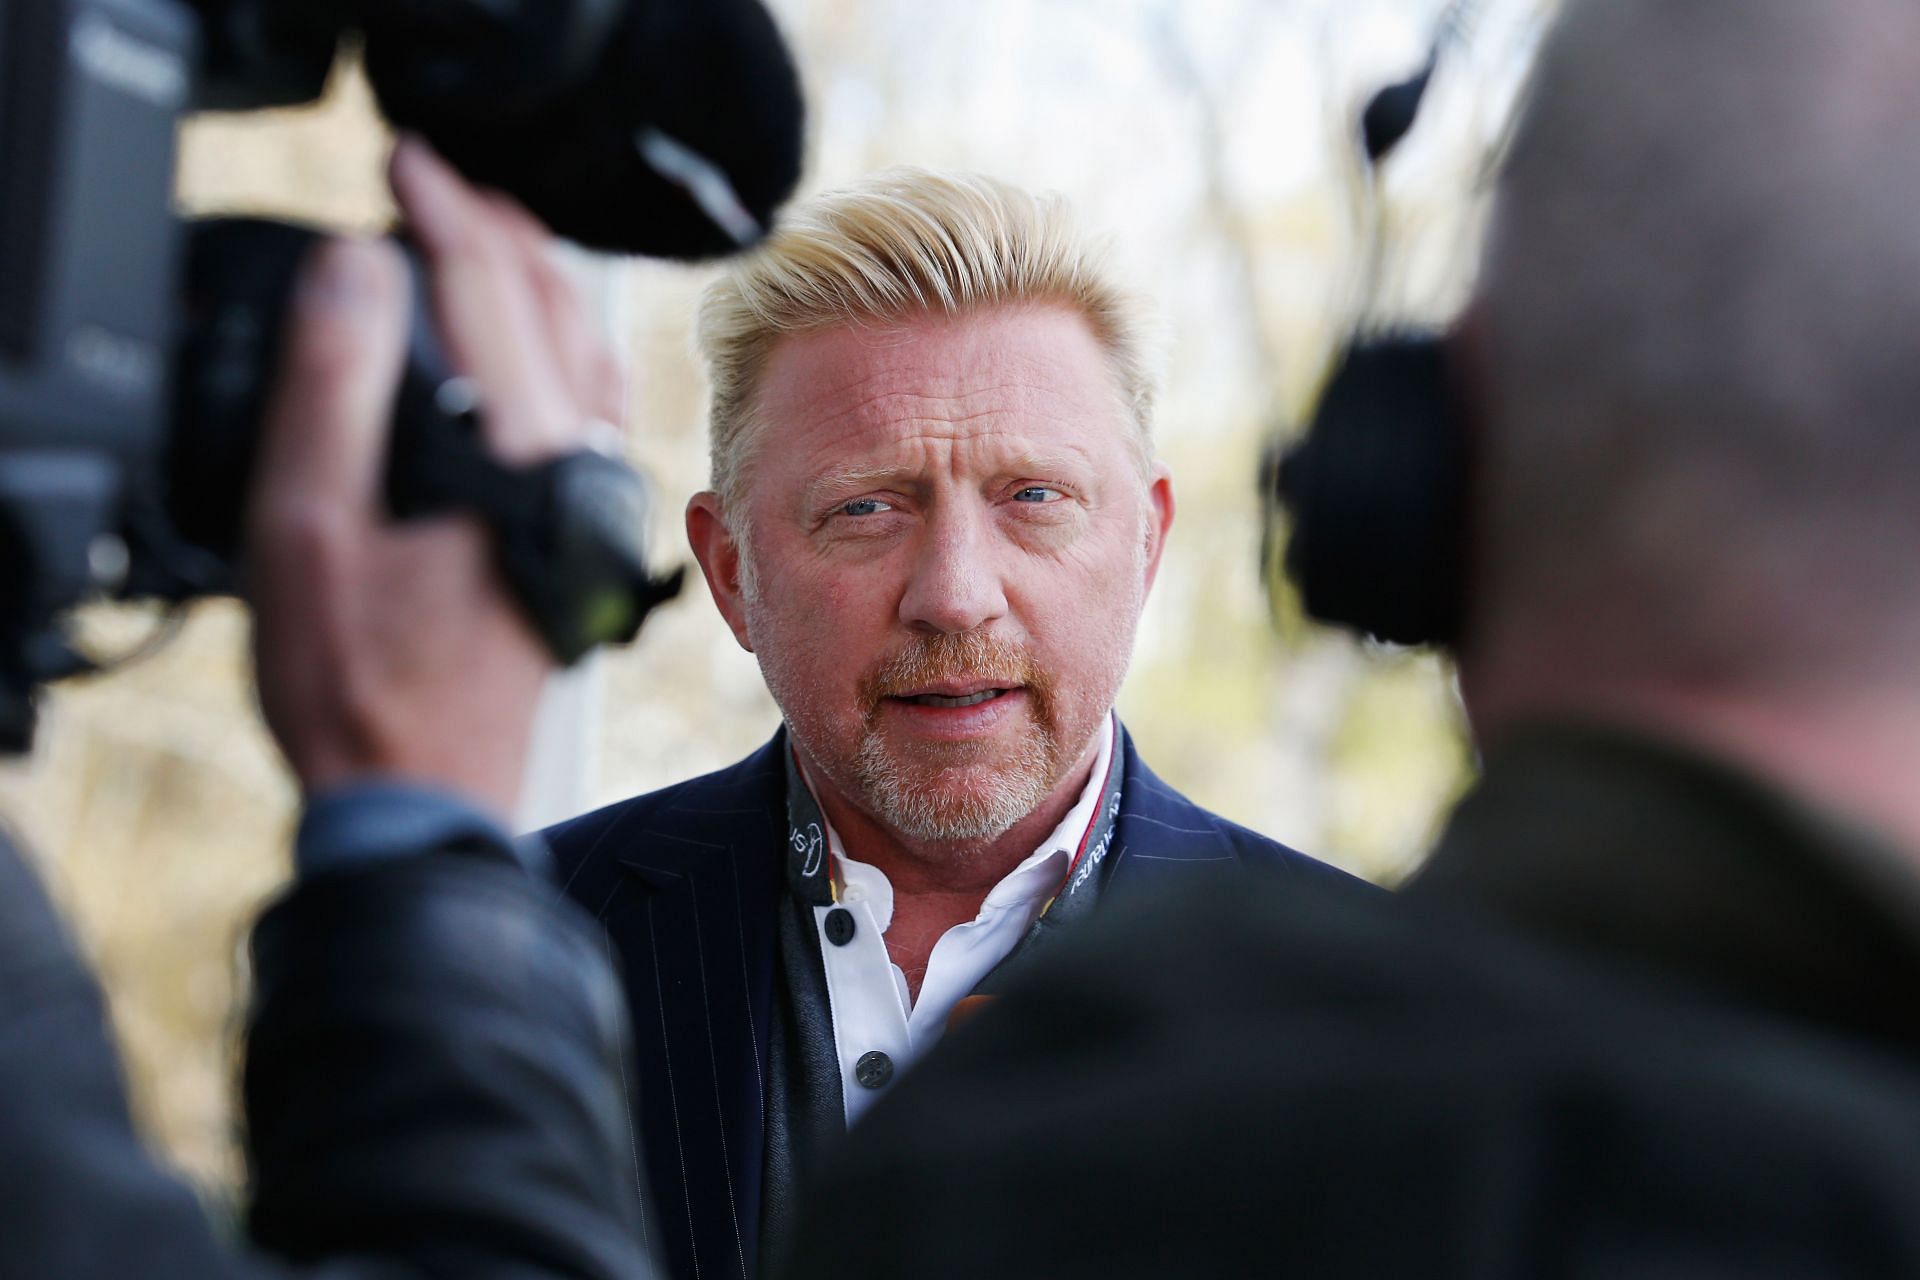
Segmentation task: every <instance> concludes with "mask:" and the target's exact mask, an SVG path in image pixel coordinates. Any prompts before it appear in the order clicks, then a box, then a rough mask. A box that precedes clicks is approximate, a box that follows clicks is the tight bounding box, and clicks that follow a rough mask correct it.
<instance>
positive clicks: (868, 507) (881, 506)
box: [840, 498, 893, 516]
mask: <svg viewBox="0 0 1920 1280" xmlns="http://www.w3.org/2000/svg"><path fill="white" fill-rule="evenodd" d="M891 510H893V508H892V507H890V506H889V505H888V504H886V503H884V502H882V501H880V499H878V498H855V499H854V500H853V501H852V502H849V503H845V504H844V505H842V506H841V508H840V511H841V514H843V515H849V516H872V515H878V514H880V513H881V512H882V511H891Z"/></svg>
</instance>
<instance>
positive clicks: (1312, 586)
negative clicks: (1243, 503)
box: [1272, 334, 1469, 646]
mask: <svg viewBox="0 0 1920 1280" xmlns="http://www.w3.org/2000/svg"><path fill="white" fill-rule="evenodd" d="M1449 363H1450V356H1449V348H1448V344H1447V339H1446V338H1445V337H1444V336H1442V335H1437V334H1403V335H1395V336H1389V337H1384V338H1377V339H1371V340H1368V341H1366V342H1362V343H1358V344H1355V345H1353V346H1350V347H1349V348H1348V349H1347V350H1346V351H1345V352H1344V353H1343V355H1342V357H1341V361H1340V366H1339V368H1338V369H1337V370H1336V371H1335V373H1334V375H1333V378H1332V380H1331V381H1329V382H1328V384H1327V389H1326V391H1325V392H1324V393H1323V394H1322V395H1321V398H1320V404H1319V407H1318V408H1317V409H1316V410H1315V411H1314V415H1313V420H1312V423H1311V425H1310V426H1309V427H1308V430H1307V433H1306V436H1305V437H1304V438H1303V439H1302V440H1301V441H1300V442H1299V443H1298V444H1296V445H1294V446H1293V448H1291V449H1289V450H1288V451H1287V452H1286V454H1285V456H1284V457H1282V458H1281V459H1280V461H1279V464H1278V466H1277V467H1276V468H1275V469H1274V473H1273V476H1272V485H1273V498H1274V499H1276V500H1277V501H1278V502H1279V504H1280V505H1281V506H1283V507H1284V508H1285V509H1286V510H1287V513H1288V514H1289V515H1290V516H1291V518H1292V530H1291V533H1290V534H1289V535H1288V539H1287V550H1286V560H1285V567H1286V572H1287V576H1288V577H1289V578H1290V579H1292V581H1293V584H1294V586H1295V587H1297V588H1298V589H1299V591H1300V597H1301V603H1302V605H1303V606H1304V607H1305V609H1306V611H1307V613H1308V614H1309V615H1310V616H1312V617H1314V618H1317V619H1319V620H1320V621H1322V622H1328V623H1332V624H1334V625H1336V626H1343V627H1350V628H1353V629H1355V630H1357V631H1361V632H1364V633H1366V634H1368V635H1371V636H1374V637H1375V638H1377V639H1380V640H1387V641H1391V642H1393V643H1395V644H1405V645H1443V646H1444V645H1450V644H1452V643H1453V642H1454V641H1455V640H1456V639H1458V637H1459V630H1460V620H1461V612H1462V608H1463V604H1464V599H1465V572H1464V570H1465V564H1464V560H1465V555H1464V552H1465V547H1464V545H1463V544H1464V543H1465V541H1466V538H1465V526H1466V479H1467V443H1468V434H1469V433H1468V431H1467V424H1466V421H1465V415H1464V413H1463V412H1462V407H1461V400H1460V397H1459V395H1458V391H1457V388H1456V386H1455V384H1454V379H1453V376H1452V373H1451V370H1450V368H1449Z"/></svg>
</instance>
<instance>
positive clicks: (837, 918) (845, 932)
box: [826, 907, 853, 947]
mask: <svg viewBox="0 0 1920 1280" xmlns="http://www.w3.org/2000/svg"><path fill="white" fill-rule="evenodd" d="M826 929H827V941H828V942H831V943H832V944H833V945H834V946H836V947H844V946H846V945H847V944H848V943H849V942H852V941H853V912H851V911H849V910H847V909H846V908H845V907H835V908H834V909H833V910H831V911H829V912H827V924H826Z"/></svg>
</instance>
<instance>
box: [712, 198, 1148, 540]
mask: <svg viewBox="0 0 1920 1280" xmlns="http://www.w3.org/2000/svg"><path fill="white" fill-rule="evenodd" d="M1025 302H1051V303H1058V304H1061V305H1064V306H1067V307H1069V308H1071V309H1073V310H1074V311H1076V312H1078V313H1079V314H1080V315H1081V317H1082V318H1083V319H1084V320H1085V321H1086V323H1087V325H1088V327H1089V328H1090V329H1091V330H1092V332H1093V335H1094V337H1095V339H1096V340H1097V341H1098V342H1099V344H1100V346H1101V349H1102V350H1103V351H1104V352H1105V354H1106V357H1107V362H1108V364H1109V366H1110V367H1111V369H1112V372H1113V376H1114V382H1115V387H1116V390H1117V391H1118V393H1119V398H1120V402H1121V405H1122V407H1123V409H1124V410H1125V411H1126V413H1127V414H1128V415H1129V416H1130V417H1131V418H1132V419H1133V422H1134V424H1135V426H1136V427H1137V430H1136V431H1135V433H1134V435H1135V445H1136V447H1137V449H1138V451H1139V457H1140V463H1141V470H1142V473H1143V474H1144V473H1145V471H1146V470H1147V468H1148V467H1149V466H1150V465H1151V458H1152V445H1151V441H1150V437H1149V433H1148V424H1149V419H1150V417H1151V413H1152V407H1153V397H1154V390H1155V382H1156V378H1155V375H1154V370H1153V368H1152V358H1151V354H1150V353H1151V348H1152V347H1153V343H1152V341H1151V339H1150V337H1149V335H1148V328H1149V321H1148V319H1147V316H1146V313H1145V308H1144V307H1143V305H1142V304H1141V303H1140V302H1139V301H1138V300H1137V299H1136V298H1134V297H1133V296H1132V295H1131V294H1129V293H1127V292H1126V291H1125V290H1123V289H1122V288H1120V287H1119V286H1118V285H1117V284H1116V283H1115V282H1114V280H1113V279H1112V278H1111V276H1110V273H1109V269H1108V267H1107V264H1106V262H1105V260H1104V255H1103V254H1102V253H1101V252H1100V250H1099V248H1098V247H1097V246H1095V245H1094V244H1092V243H1090V242H1089V241H1088V240H1086V239H1085V238H1084V237H1083V236H1081V235H1080V234H1079V233H1078V232H1077V231H1076V230H1075V229H1074V227H1073V225H1072V223H1071V221H1070V220H1069V218H1068V216H1067V211H1066V207H1065V205H1064V203H1063V202H1062V201H1061V200H1059V199H1058V198H1057V197H1044V198H1043V197H1036V196H1033V195H1030V194H1029V193H1027V192H1025V191H1022V190H1020V189H1019V188H1017V187H1014V186H1011V185H1009V184H1007V183H1004V182H1001V181H998V180H996V179H993V178H988V177H984V176H981V175H978V174H958V173H955V174H947V173H933V172H929V171H927V170H925V169H915V168H898V169H888V170H886V171H884V172H881V173H877V174H874V175H872V176H870V177H868V178H865V179H863V180H862V181H860V182H859V183H857V184H855V185H853V186H851V187H847V188H845V189H843V190H839V191H833V192H828V193H826V194H824V195H821V196H818V197H816V198H814V199H813V200H812V201H810V202H808V203H806V204H804V205H802V206H799V207H797V208H795V209H792V210H790V211H788V212H787V213H786V214H784V215H783V216H782V219H781V227H780V230H779V231H778V233H776V234H775V235H774V236H773V237H772V238H771V239H769V240H768V241H767V243H766V244H765V245H764V246H763V247H762V248H761V249H760V250H759V251H757V252H755V253H753V254H751V255H749V256H747V257H745V258H742V259H740V260H738V261H737V262H736V263H735V264H734V265H733V266H732V267H730V269H729V270H728V271H727V273H726V274H725V275H724V276H722V277H721V278H720V279H719V280H718V281H717V282H716V283H715V284H714V285H713V286H712V287H711V288H710V289H708V290H707V293H706V295H705V297H704V298H703V299H702V300H701V305H700V315H699V322H698V327H697V331H696V337H697V341H698V345H699V348H700V353H701V355H702V356H703V357H704V358H705V360H706V364H707V372H708V376H709V378H710V380H711V382H712V394H713V403H712V410H711V414H710V418H709V422H710V426H711V443H712V460H713V479H712V483H713V488H714V490H715V492H717V493H718V494H719V495H720V502H721V506H722V507H723V508H724V509H725V510H726V511H727V513H728V523H729V525H730V526H731V528H732V532H733V534H734V537H735V538H736V540H744V538H745V536H746V533H747V526H746V509H745V504H744V503H743V502H742V501H740V499H741V496H742V495H741V486H742V480H743V476H744V474H745V471H746V468H747V465H748V464H749V462H750V461H751V458H752V452H753V448H754V446H755V444H756V443H757V440H758V437H759V436H760V434H761V431H760V429H759V426H760V424H758V423H757V422H756V421H755V413H754V398H755V392H756V390H757V387H758V383H759V378H760V374H761V371H762V370H763V368H764V367H765V365H766V361H767V357H768V355H769V353H770V352H771V351H772V349H773V347H774V344H775V343H776V342H778V341H779V340H780V338H781V337H783V336H785V335H787V334H798V333H808V332H812V331H816V330H819V329H825V328H831V327H834V326H838V325H847V326H852V325H866V324H886V323H889V322H893V321H898V320H902V319H905V318H908V317H911V316H914V315H920V314H928V313H936V314H944V315H958V314H961V313H963V312H965V311H967V310H970V309H973V308H976V307H983V306H991V305H995V304H1007V303H1025Z"/></svg>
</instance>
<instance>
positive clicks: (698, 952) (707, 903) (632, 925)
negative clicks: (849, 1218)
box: [545, 730, 1347, 1280]
mask: <svg viewBox="0 0 1920 1280" xmlns="http://www.w3.org/2000/svg"><path fill="white" fill-rule="evenodd" d="M1120 740H1121V750H1122V757H1121V759H1122V761H1123V767H1124V768H1125V770H1126V772H1125V774H1124V778H1123V782H1122V784H1121V801H1120V803H1121V808H1120V815H1119V817H1118V819H1117V820H1116V825H1115V831H1114V841H1113V853H1112V854H1111V855H1110V857H1111V858H1113V860H1114V862H1113V866H1112V869H1111V871H1110V872H1109V879H1108V881H1107V885H1106V888H1105V890H1104V892H1105V893H1106V894H1109V895H1111V894H1114V893H1119V892H1122V891H1125V892H1127V893H1129V894H1132V893H1137V892H1138V891H1140V890H1142V889H1146V890H1149V891H1151V890H1155V889H1158V888H1161V887H1169V886H1171V885H1172V884H1174V883H1177V882H1178V881H1180V880H1182V879H1184V878H1191V876H1192V873H1194V872H1197V871H1204V870H1214V871H1218V870H1220V869H1221V868H1222V866H1223V865H1230V864H1234V863H1248V864H1260V865H1264V866H1270V867H1274V868H1278V869H1283V870H1289V871H1295V872H1299V873H1305V874H1318V875H1325V876H1332V877H1337V878H1340V879H1343V880H1344V879H1346V878H1347V877H1345V876H1344V875H1343V873H1341V872H1338V871H1335V870H1333V869H1332V868H1330V867H1328V866H1326V865H1325V864H1323V863H1320V862H1316V861H1314V860H1313V859H1311V858H1308V857H1306V856H1304V855H1302V854H1299V853H1295V852H1294V851H1293V850H1291V849H1288V848H1286V847H1285V846H1283V845H1279V844H1276V843H1274V842H1273V841H1271V840H1268V839H1267V838H1266V837H1265V836H1261V835H1258V834H1256V833H1254V832H1252V831H1249V830H1247V829H1246V828H1244V827H1239V826H1235V825H1234V824H1233V823H1231V822H1228V821H1226V820H1225V819H1222V818H1219V817H1216V816H1215V815H1213V814H1211V813H1208V812H1207V811H1206V810H1204V809H1202V808H1200V807H1199V806H1197V805H1195V804H1193V803H1192V802H1191V801H1189V800H1187V799H1186V798H1185V797H1183V796H1181V795H1180V794H1179V793H1178V792H1176V791H1175V790H1173V788H1171V787H1169V786H1168V785H1167V784H1166V783H1164V782H1162V781H1160V779H1159V778H1157V777H1155V776H1154V774H1153V772H1152V770H1150V769H1148V768H1147V767H1146V765H1144V764H1142V763H1141V762H1140V757H1139V756H1138V755H1137V754H1136V753H1135V751H1134V747H1133V740H1132V738H1131V737H1129V736H1128V735H1127V734H1126V732H1125V731H1124V730H1122V732H1121V739H1120ZM786 741H787V740H786V733H785V731H784V730H782V731H781V732H779V733H776V734H775V735H774V737H773V740H772V741H771V742H769V743H768V744H767V745H766V746H765V747H762V748H761V749H760V750H759V751H756V752H755V753H754V754H753V755H751V756H749V757H747V758H746V759H745V760H743V761H741V762H740V763H739V764H736V765H734V766H732V767H731V768H728V769H722V770H720V771H719V772H718V773H710V774H708V775H706V776H705V777H702V778H695V779H694V780H692V781H691V782H683V783H680V784H679V785H677V786H672V787H667V788H665V789H663V790H660V791H655V792H652V793H651V794H649V795H644V796H637V797H635V798H634V799H631V800H625V801H622V802H620V803H618V804H614V805H609V806H607V807H606V808H604V809H599V810H596V811H594V812H592V813H589V814H586V815H584V816H582V817H578V818H574V819H572V820H571V821H568V822H564V823H561V824H560V825H558V826H555V827H551V828H549V829H548V830H547V831H546V832H545V837H546V840H547V843H548V845H549V846H550V847H551V849H552V850H553V854H554V857H555V860H556V862H557V864H558V869H559V874H560V880H561V883H562V884H564V885H565V887H566V892H567V893H568V894H569V895H570V896H571V897H573V898H574V899H575V900H576V901H578V902H579V903H581V904H582V905H584V906H585V907H586V909H587V910H588V911H589V912H590V913H592V915H593V916H594V917H595V918H596V919H598V920H599V921H600V923H601V924H602V925H603V926H604V927H605V929H606V945H607V947H608V950H609V952H610V953H611V956H612V959H613V962H614V965H615V967H616V968H617V969H619V970H620V971H621V974H622V976H623V977H624V978H625V980H626V984H627V995H628V999H629V1001H630V1003H631V1007H632V1011H633V1023H634V1054H633V1060H634V1064H635V1066H634V1069H633V1070H634V1074H633V1078H632V1079H631V1080H629V1081H628V1082H627V1083H628V1092H629V1095H630V1097H631V1099H632V1107H631V1111H630V1113H629V1114H630V1116H631V1119H632V1122H633V1126H634V1156H633V1159H634V1168H635V1175H636V1177H638V1178H639V1180H640V1185H641V1189H642V1200H643V1202H644V1208H645V1221H646V1229H647V1232H648V1236H649V1239H648V1244H649V1246H650V1247H651V1248H652V1249H653V1251H654V1253H655V1255H656V1256H657V1257H660V1258H662V1259H664V1260H665V1262H666V1264H667V1267H668V1272H669V1274H670V1275H672V1276H674V1277H677V1278H679V1280H695V1278H696V1277H698V1278H699V1280H711V1278H715V1277H720V1278H729V1277H738V1278H739V1280H748V1278H749V1277H751V1276H753V1275H754V1274H755V1272H756V1267H757V1261H756V1249H757V1242H758V1237H759V1227H760V1207H761V1194H760V1186H761V1158H762V1146H763V1143H762V1138H763V1131H764V1123H765V1118H766V1107H767V1087H766V1074H767V1043H768V1032H769V1028H770V1024H771V1014H772V1000H773V992H774V987H775V974H774V970H775V965H776V961H777V959H778V957H777V955H776V950H775V940H776V937H777V918H776V912H777V910H778V907H779V903H780V895H781V886H782V883H783V880H784V877H785V873H786V861H785V852H786V838H785V837H786V823H787V808H786V768H785V764H784V757H783V756H782V754H781V753H782V752H783V751H785V750H786Z"/></svg>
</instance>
